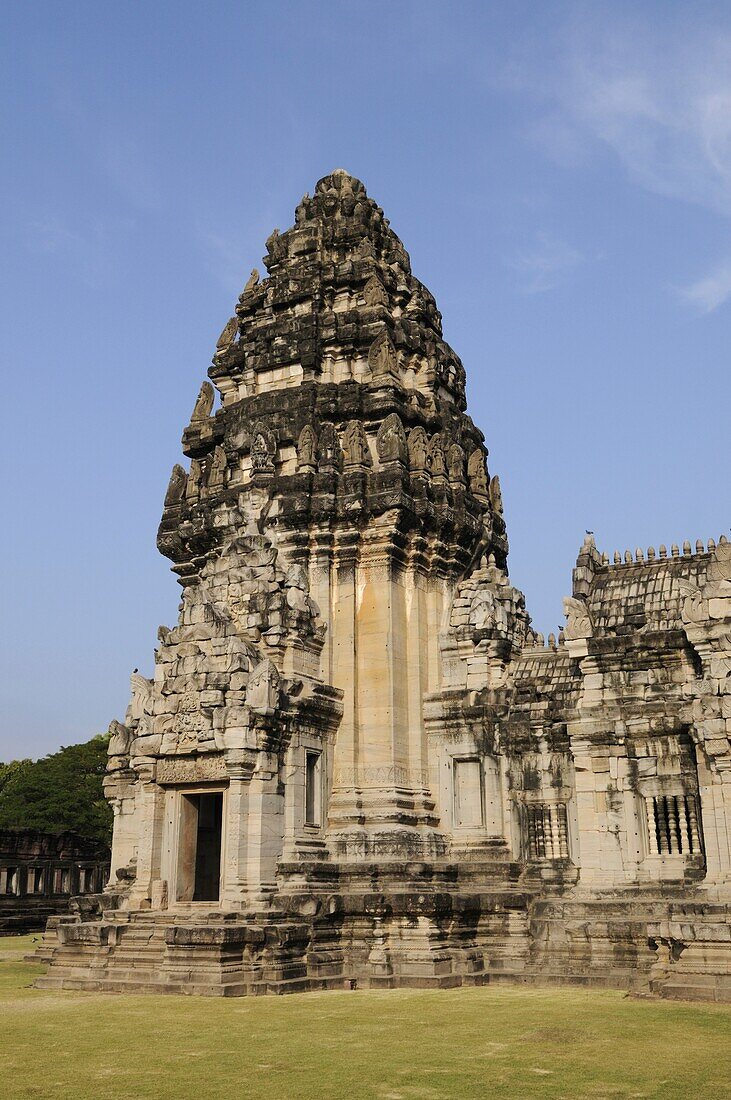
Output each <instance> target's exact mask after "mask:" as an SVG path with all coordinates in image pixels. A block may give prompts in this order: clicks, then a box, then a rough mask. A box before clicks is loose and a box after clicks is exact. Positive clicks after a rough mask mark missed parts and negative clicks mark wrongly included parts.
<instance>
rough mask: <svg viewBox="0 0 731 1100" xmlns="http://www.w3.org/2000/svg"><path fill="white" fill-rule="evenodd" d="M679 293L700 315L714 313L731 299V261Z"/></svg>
mask: <svg viewBox="0 0 731 1100" xmlns="http://www.w3.org/2000/svg"><path fill="white" fill-rule="evenodd" d="M679 293H680V296H681V298H683V299H684V300H685V301H686V302H687V303H688V304H689V305H691V306H693V307H694V308H695V309H697V310H698V312H699V313H712V312H713V311H714V309H718V307H719V306H722V305H724V303H725V302H727V301H728V300H729V299H730V298H731V260H729V261H727V262H726V263H724V264H721V266H720V267H718V268H716V270H715V271H712V272H711V273H710V274H709V275H706V276H705V278H703V279H699V280H698V281H697V282H695V283H691V285H690V286H687V287H684V288H682V289H681V290H680V292H679Z"/></svg>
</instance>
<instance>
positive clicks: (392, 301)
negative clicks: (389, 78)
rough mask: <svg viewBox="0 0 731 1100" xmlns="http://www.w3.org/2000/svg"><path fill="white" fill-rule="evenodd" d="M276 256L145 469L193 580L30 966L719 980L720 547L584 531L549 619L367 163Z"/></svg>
mask: <svg viewBox="0 0 731 1100" xmlns="http://www.w3.org/2000/svg"><path fill="white" fill-rule="evenodd" d="M265 265H266V269H267V276H266V277H265V278H264V279H263V280H260V279H259V276H258V273H257V272H256V271H254V272H253V273H252V276H251V278H250V279H249V280H248V282H247V283H246V286H245V288H244V291H243V293H242V295H241V297H240V298H239V300H238V303H237V305H236V307H235V316H234V317H232V319H231V320H230V321H229V322H228V323H227V324H226V326H225V328H224V330H223V332H222V334H221V337H220V339H219V341H218V343H217V346H216V351H215V355H214V358H213V364H212V366H211V368H210V370H209V376H210V379H211V382H212V383H213V385H211V383H209V382H205V383H204V384H203V387H202V388H201V391H200V394H199V397H198V400H197V402H196V404H195V408H194V412H193V416H192V419H191V422H190V424H189V426H188V427H187V428H186V429H185V432H184V435H183V447H184V451H185V453H186V454H187V455H188V456H189V457H190V460H191V461H190V469H189V471H188V472H186V471H185V470H184V469H183V468H182V467H180V466H176V467H175V468H174V470H173V475H172V478H171V481H170V485H169V488H168V491H167V495H166V497H165V504H164V511H163V516H162V521H161V524H160V529H159V533H158V545H159V548H160V550H161V552H162V553H163V554H165V555H166V556H167V557H169V558H170V560H171V561H172V563H173V569H174V571H175V572H176V573H177V575H178V577H179V579H180V583H181V585H182V587H183V598H182V603H181V609H180V617H179V621H178V623H177V624H176V625H175V626H174V627H173V628H172V629H168V628H161V629H160V632H159V634H158V637H159V643H160V644H159V648H158V650H157V652H156V661H155V674H154V677H153V678H152V680H147V679H145V678H144V677H142V676H140V675H139V674H136V675H135V677H134V678H133V684H132V688H133V694H132V701H131V703H130V707H129V709H128V711H127V715H126V717H125V722H124V725H123V726H122V725H121V724H120V723H117V724H116V725H115V728H114V731H113V733H114V736H113V738H112V743H111V746H110V759H109V771H108V775H107V793H108V795H109V797H110V798H111V800H112V802H113V805H114V809H115V832H114V849H113V858H112V863H113V874H112V881H113V882H114V883H117V881H119V882H120V883H121V884H122V887H123V889H122V894H121V901H120V894H119V890H117V892H116V893H115V900H114V903H112V902H111V900H110V902H109V908H108V911H107V912H106V913H105V915H104V918H103V919H102V920H101V922H98V928H97V929H96V930H94V931H93V934H92V930H91V929H90V930H89V934H88V936H86V934H85V933H83V934H82V933H81V932H79V931H78V930H77V931H76V932H69V931H68V930H62V931H61V932H60V933H59V935H60V936H61V938H62V940H63V942H61V943H59V945H58V947H57V949H56V953H55V955H54V957H53V965H52V967H51V970H50V972H49V975H48V977H47V978H46V979H44V981H45V984H47V985H50V986H52V985H59V984H60V985H68V986H74V985H76V986H77V987H80V988H88V987H89V983H90V982H91V983H92V984H93V983H94V982H96V983H97V984H100V985H102V986H103V987H104V988H114V989H117V988H120V989H121V988H155V989H161V990H163V991H174V990H179V989H181V988H185V989H187V990H193V991H199V992H205V993H217V994H227V995H231V994H239V993H249V992H266V991H275V990H276V991H282V990H285V989H301V988H325V987H328V986H336V985H342V984H343V983H344V982H345V983H352V982H355V981H357V982H358V983H360V984H370V985H382V986H390V985H398V984H430V983H431V984H436V985H455V984H460V983H465V982H479V981H484V980H486V979H487V978H488V977H489V978H491V979H495V978H502V979H510V978H512V979H520V980H523V981H527V980H544V981H545V980H555V981H563V980H572V981H581V982H603V983H607V984H612V983H615V984H620V985H624V986H627V987H631V988H650V987H651V988H652V989H654V990H656V991H658V992H663V991H667V992H668V993H669V994H670V993H671V994H672V995H678V994H679V993H682V992H683V990H686V991H688V992H689V995H691V994H692V995H697V991H698V990H699V989H704V990H706V991H707V993H708V995H709V996H714V997H718V998H721V997H724V996H728V989H729V984H730V981H729V966H730V964H731V945H730V944H729V940H728V935H727V929H728V919H727V918H728V905H729V901H730V900H731V892H730V890H729V874H730V869H731V853H730V851H729V837H730V836H731V829H729V828H728V822H729V818H730V817H731V814H730V813H729V810H730V805H729V798H730V792H731V755H730V753H729V737H730V736H731V548H730V547H729V544H728V542H727V541H726V540H725V539H721V540H719V542H718V544H716V543H709V544H708V548H707V549H704V547H703V544H700V545H699V546H697V548H696V551H695V553H693V552H692V550H691V546H690V543H688V544H687V547H685V548H684V551H683V554H682V555H681V554H680V551H679V550H678V549H677V547H674V548H673V550H672V551H671V554H670V556H668V554H667V551H666V550H665V548H664V547H662V546H661V547H660V550H659V553H658V554H656V553H655V550H654V549H653V548H650V549H649V550H648V552H647V555H646V556H645V554H644V553H643V552H641V551H637V552H636V553H635V554H634V555H633V554H632V553H631V552H629V551H628V552H627V553H626V554H625V555H624V557H623V556H622V555H620V554H616V555H615V557H614V564H611V565H610V564H609V560H608V558H607V557H606V556H602V555H600V554H599V552H598V551H597V549H596V546H595V544H594V539H593V537H592V536H590V535H588V536H587V538H586V540H585V542H584V545H583V546H582V547H581V550H580V552H579V556H578V559H577V563H576V567H575V569H574V575H573V588H572V593H571V596H569V597H567V598H566V601H565V612H566V616H567V624H566V629H565V631H562V632H560V633H559V636H558V639H557V638H556V637H555V636H553V635H549V639H548V643H549V644H548V646H545V645H544V641H543V638H542V637H541V636H539V635H537V634H536V633H535V632H534V631H533V629H532V627H531V624H530V618H529V616H528V614H527V612H526V608H525V601H524V599H523V596H522V594H521V593H520V592H519V591H518V590H517V589H516V588H515V587H514V586H513V585H512V583H511V581H510V580H509V578H508V573H507V553H508V542H507V535H506V529H505V522H504V518H503V502H502V492H501V487H500V482H499V479H498V477H497V475H492V476H491V474H490V472H489V471H488V468H487V450H486V448H485V445H484V437H483V435H482V433H481V432H480V431H479V430H478V429H477V428H476V427H475V425H474V424H473V423H472V421H471V419H470V418H469V416H467V414H466V412H465V408H466V402H465V375H464V370H463V367H462V364H461V363H460V361H459V359H458V357H457V356H456V355H455V353H454V352H453V351H452V349H451V348H450V347H449V346H448V345H447V344H446V343H445V342H444V340H443V338H442V330H441V317H440V314H439V312H438V310H437V308H436V304H435V302H434V299H433V298H432V296H431V295H430V294H429V292H428V291H427V290H426V288H425V287H424V286H423V285H422V284H421V283H420V282H419V281H418V280H417V279H416V278H415V277H414V276H413V274H412V273H411V267H410V262H409V257H408V254H407V253H406V251H405V249H404V247H403V245H402V244H401V242H400V241H399V239H398V238H397V237H396V235H395V234H394V233H393V231H392V230H391V229H390V227H389V224H388V221H387V219H385V218H384V216H383V212H382V211H381V210H380V208H379V207H378V206H377V205H376V203H374V202H373V200H372V199H370V198H368V196H367V195H366V192H365V189H364V187H363V185H362V184H361V183H360V181H358V180H356V179H353V178H352V177H351V176H349V175H348V174H347V173H346V172H343V171H340V170H338V171H336V172H333V173H332V174H331V175H329V176H326V177H325V178H324V179H322V180H320V182H319V183H318V184H317V186H316V188H315V193H314V195H313V196H312V197H311V198H310V197H309V196H305V198H304V199H303V200H302V201H301V203H300V204H299V206H298V207H297V211H296V216H295V225H294V226H293V227H292V228H291V229H288V230H287V231H286V232H284V233H279V232H278V231H276V230H275V232H274V233H273V234H272V236H271V237H270V238H269V240H268V241H267V255H266V258H265ZM213 387H215V390H216V391H217V392H218V394H219V395H220V399H221V405H220V407H219V408H218V409H217V410H215V411H214V389H213ZM112 746H113V747H112ZM112 904H113V907H112ZM49 935H50V933H49ZM79 937H81V939H80V938H79ZM81 940H83V942H84V952H85V953H84V954H83V956H81V955H79V946H78V945H79V943H80V942H81ZM94 944H97V945H98V950H97V948H96V947H94ZM95 951H97V954H94V952H95ZM92 958H93V966H92V964H91V963H90V962H89V960H90V959H92ZM130 959H134V965H133V967H132V969H128V968H129V967H130ZM84 966H87V967H88V968H89V969H88V974H87V976H86V977H84V976H82V974H83V967H84ZM711 979H712V980H711ZM78 983H82V984H81V985H80V986H79V984H78Z"/></svg>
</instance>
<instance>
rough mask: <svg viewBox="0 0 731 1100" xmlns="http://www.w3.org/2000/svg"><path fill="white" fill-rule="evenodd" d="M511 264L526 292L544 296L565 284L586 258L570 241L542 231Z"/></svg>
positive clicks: (513, 258) (521, 286)
mask: <svg viewBox="0 0 731 1100" xmlns="http://www.w3.org/2000/svg"><path fill="white" fill-rule="evenodd" d="M508 262H509V265H510V267H511V268H512V269H513V270H514V271H515V272H516V273H517V275H518V279H519V284H520V288H521V290H522V291H523V292H524V293H526V294H541V293H543V292H545V291H547V290H554V289H555V288H556V287H557V286H559V285H560V284H561V283H563V282H564V281H565V279H566V278H567V276H568V275H569V273H570V272H571V271H572V270H573V269H574V268H576V267H578V266H579V264H582V263H583V262H584V256H583V255H582V253H581V252H579V251H578V250H577V249H576V248H573V247H572V246H571V245H570V244H567V242H566V241H563V240H561V239H560V238H559V237H556V236H554V235H553V234H552V233H547V232H545V231H541V232H539V233H538V234H537V236H536V240H535V242H534V243H533V244H532V245H531V246H530V247H529V248H525V249H521V250H520V251H519V252H518V253H517V254H516V255H515V256H513V257H512V259H510V260H509V261H508Z"/></svg>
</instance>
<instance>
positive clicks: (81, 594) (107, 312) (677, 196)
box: [0, 0, 731, 759]
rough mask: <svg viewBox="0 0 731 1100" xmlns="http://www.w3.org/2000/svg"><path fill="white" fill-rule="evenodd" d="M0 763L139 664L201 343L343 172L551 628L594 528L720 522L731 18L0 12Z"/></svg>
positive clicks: (113, 707) (214, 7)
mask: <svg viewBox="0 0 731 1100" xmlns="http://www.w3.org/2000/svg"><path fill="white" fill-rule="evenodd" d="M0 85H1V86H2V99H1V103H2V109H1V110H2V113H1V117H0V127H1V133H2V150H3V155H2V167H0V237H1V240H2V249H3V255H4V263H3V265H2V268H1V269H0V278H1V279H2V294H1V295H0V308H1V309H2V313H3V317H2V331H3V341H2V345H3V365H4V366H3V380H4V382H3V388H4V392H5V394H6V397H5V402H4V408H5V428H4V431H3V433H2V447H3V449H4V451H5V456H4V461H3V468H4V470H5V476H4V478H3V490H4V493H3V496H4V508H3V513H4V519H5V522H4V532H3V540H2V546H3V553H2V560H3V564H4V584H3V613H2V618H3V632H2V633H3V636H2V648H3V653H2V696H1V699H0V702H1V710H0V759H9V758H12V757H15V756H21V755H38V754H41V753H44V752H48V751H51V750H53V749H55V748H57V747H58V746H59V745H60V744H64V743H65V744H68V743H71V742H74V741H79V740H83V739H86V738H87V737H89V736H91V735H92V734H94V733H96V732H99V731H102V730H104V729H106V727H107V725H108V723H109V721H110V719H111V718H113V717H119V718H122V717H123V714H124V709H125V706H126V702H127V695H128V682H129V681H128V677H129V673H130V672H131V670H132V668H133V667H135V666H139V667H140V670H141V671H143V672H146V673H148V674H151V671H152V655H153V649H154V645H155V639H156V631H157V626H158V624H159V623H166V624H168V625H170V624H171V623H172V622H173V621H174V619H175V617H176V608H177V603H178V593H179V589H178V586H177V584H176V582H175V579H174V577H173V576H172V575H171V574H170V573H169V571H168V563H167V562H166V561H165V560H164V559H162V558H161V557H160V556H159V555H158V553H157V551H156V549H155V533H156V528H157V523H158V520H159V516H160V512H161V508H162V500H163V496H164V492H165V487H166V484H167V480H168V476H169V472H170V469H171V467H172V465H173V463H174V462H175V461H177V460H178V458H179V456H180V434H181V430H182V428H183V426H184V424H185V423H187V420H188V417H189V415H190V412H191V410H192V407H193V404H194V401H195V397H196V394H197V392H198V388H199V386H200V383H201V381H202V379H203V378H204V377H205V374H206V370H207V367H208V364H209V362H210V358H211V354H212V351H213V347H214V344H215V340H216V337H217V336H218V333H219V332H220V330H221V328H222V326H223V324H224V322H225V321H226V320H227V318H228V317H229V316H230V314H231V307H232V304H233V303H234V301H235V299H236V298H237V296H238V294H239V293H240V291H241V288H242V286H243V283H244V282H245V280H246V278H247V276H248V274H249V271H250V270H251V268H252V267H253V266H254V265H259V266H261V264H260V258H261V256H262V255H263V251H264V247H263V246H264V240H265V238H266V237H267V236H268V234H269V233H270V232H271V230H272V229H273V228H274V226H278V227H279V228H280V229H284V228H286V227H287V226H288V225H290V224H291V223H292V220H293V211H294V207H295V205H296V203H297V202H298V200H299V199H300V197H301V195H302V194H303V193H304V192H305V191H306V190H308V191H311V190H312V188H313V186H314V184H315V182H316V180H317V179H318V178H320V177H321V176H322V175H324V174H326V173H327V172H328V171H330V170H332V169H333V168H335V167H344V168H347V169H348V171H350V172H352V173H353V174H354V175H357V176H358V177H359V178H360V179H362V180H363V181H364V183H365V184H366V187H367V188H368V191H369V193H370V194H371V195H372V196H373V197H374V198H376V199H377V201H378V202H379V203H380V204H381V205H382V206H383V208H384V210H385V212H386V214H387V216H388V217H389V218H390V219H391V222H392V225H393V228H394V229H395V231H396V232H397V233H398V234H399V236H400V237H401V238H402V240H403V241H404V243H405V245H406V247H407V249H408V250H409V252H410V254H411V259H412V265H413V268H414V271H415V273H416V275H417V276H418V277H419V278H420V279H421V280H422V281H423V282H425V283H426V284H427V286H428V287H429V288H430V289H431V290H432V292H433V293H434V294H435V295H436V298H437V302H438V303H439V306H440V309H441V311H442V313H443V316H444V328H445V335H446V338H447V339H448V340H449V342H450V343H451V344H452V345H453V347H454V348H455V349H456V351H457V352H458V354H459V355H460V356H461V357H462V360H463V362H464V364H465V367H466V369H467V375H468V387H469V389H468V393H469V406H470V412H471V414H472V416H473V417H474V419H475V420H476V422H477V423H478V424H479V425H480V426H481V427H482V428H483V430H484V431H485V434H486V437H487V443H488V446H489V448H490V455H491V457H490V469H491V473H499V474H500V477H501V481H502V484H503V496H504V500H505V509H506V518H507V522H508V530H509V535H510V540H511V557H510V567H511V577H512V579H513V582H514V583H515V584H516V585H518V586H519V587H521V588H522V589H523V590H524V591H525V593H526V597H527V601H528V608H529V610H530V611H531V613H532V615H533V618H534V622H535V625H536V627H537V629H539V630H543V631H545V632H548V631H549V630H551V629H555V628H556V627H557V626H558V624H559V623H560V622H561V621H562V615H561V598H562V596H563V595H564V594H567V593H568V592H569V591H570V584H571V569H572V566H573V564H574V561H575V557H576V553H577V550H578V547H579V545H580V543H581V540H582V537H583V534H584V530H585V529H586V528H589V529H592V530H594V531H595V532H596V538H597V542H598V545H599V547H600V548H601V549H606V550H607V551H609V552H611V551H613V550H614V549H615V548H620V549H624V548H626V547H632V548H634V547H636V546H641V547H647V546H648V545H650V544H652V545H655V546H658V545H659V544H660V543H661V542H665V543H667V544H668V545H669V544H670V543H672V542H674V541H681V542H682V540H683V539H685V538H689V539H691V540H692V541H693V542H695V540H696V538H702V539H704V540H705V539H707V538H708V537H709V536H713V537H714V538H718V536H719V534H720V533H721V532H723V531H724V530H728V524H729V518H730V512H731V509H730V508H729V503H730V498H731V493H730V492H729V487H728V471H729V463H728V438H729V409H730V408H731V404H730V402H729V397H730V394H729V389H730V383H729V377H730V372H729V348H730V347H731V339H730V337H731V9H730V8H729V6H728V5H727V4H718V5H716V4H710V3H702V2H695V3H685V4H678V3H672V2H671V0H664V2H657V3H653V2H652V0H644V2H642V3H639V2H638V3H634V4H627V3H621V2H617V0H614V2H613V3H611V4H607V3H605V4H591V3H582V4H562V3H541V4H537V3H520V2H512V3H510V4H505V3H503V2H498V3H489V2H482V3H465V2H463V3H432V2H429V0H418V2H416V3H408V2H396V3H394V2H388V3H381V2H375V0H371V2H369V3H346V2H341V3H336V2H334V0H331V2H329V3H325V2H321V3H310V2H303V3H282V2H279V3H276V2H271V0H270V2H267V3H259V2H253V3H252V2H250V0H247V2H246V3H244V2H241V3H216V2H215V0H214V2H209V3H206V4H198V3H196V4H194V3H188V2H184V0H179V2H177V3H164V2H155V0H151V2H150V3H146V4H141V3H125V2H123V3H120V4H115V5H112V4H100V3H98V2H95V3H85V2H80V0H74V2H73V3H65V4H60V3H34V2H32V0H31V2H29V3H26V4H8V5H6V6H5V9H4V13H3V34H2V36H0Z"/></svg>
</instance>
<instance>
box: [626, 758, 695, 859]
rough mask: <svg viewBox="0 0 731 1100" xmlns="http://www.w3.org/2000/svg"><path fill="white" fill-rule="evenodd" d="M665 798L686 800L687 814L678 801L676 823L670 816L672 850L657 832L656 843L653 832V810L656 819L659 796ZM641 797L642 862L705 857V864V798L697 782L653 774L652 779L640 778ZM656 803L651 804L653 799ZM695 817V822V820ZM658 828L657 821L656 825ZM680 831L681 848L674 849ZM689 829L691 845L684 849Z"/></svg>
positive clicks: (639, 808)
mask: <svg viewBox="0 0 731 1100" xmlns="http://www.w3.org/2000/svg"><path fill="white" fill-rule="evenodd" d="M659 798H663V799H668V798H672V799H676V800H678V799H681V800H682V801H683V803H684V804H685V808H686V812H685V815H681V814H680V813H679V807H678V805H677V802H676V812H677V822H676V823H675V825H674V824H673V821H672V820H670V819H669V820H668V824H667V829H668V834H667V837H668V847H669V849H670V850H669V851H667V852H665V851H663V850H662V841H661V838H660V835H659V834H657V835H656V839H655V841H654V843H653V839H652V832H651V826H650V812H651V809H652V811H653V816H654V817H655V821H657V818H656V814H657V808H656V800H657V799H659ZM637 800H638V803H639V805H638V814H637V816H638V818H639V824H640V839H641V844H642V849H641V862H643V863H644V862H645V861H648V862H649V864H653V863H665V862H676V863H677V862H682V863H686V862H687V861H689V860H694V861H696V862H697V861H698V860H702V861H703V863H704V864H705V858H706V853H705V844H704V840H703V823H702V819H701V800H700V798H699V792H698V789H697V786H696V785H695V784H694V783H692V782H690V783H689V782H687V778H686V779H684V778H683V777H681V776H668V777H663V776H657V777H655V776H653V777H652V778H649V779H644V780H642V781H641V782H640V784H639V786H638V791H637ZM651 802H652V803H653V806H652V807H651V806H650V803H651ZM691 818H692V819H693V823H692V824H691ZM655 828H657V825H655ZM674 833H675V834H676V840H679V842H680V843H679V845H678V846H679V848H680V850H679V851H673V850H672V843H673V841H672V836H673V834H674ZM686 833H687V844H688V846H687V849H686V850H683V849H684V847H685V844H686Z"/></svg>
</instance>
